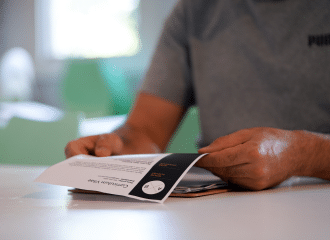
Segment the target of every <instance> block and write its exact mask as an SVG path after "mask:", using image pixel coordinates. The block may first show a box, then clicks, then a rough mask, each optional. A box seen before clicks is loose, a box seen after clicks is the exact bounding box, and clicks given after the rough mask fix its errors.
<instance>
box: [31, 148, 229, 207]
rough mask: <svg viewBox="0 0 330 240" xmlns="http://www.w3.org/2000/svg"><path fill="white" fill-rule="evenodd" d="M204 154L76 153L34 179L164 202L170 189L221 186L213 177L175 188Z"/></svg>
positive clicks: (219, 181) (181, 192)
mask: <svg viewBox="0 0 330 240" xmlns="http://www.w3.org/2000/svg"><path fill="white" fill-rule="evenodd" d="M204 155H205V154H203V155H201V154H176V153H168V154H137V155H121V156H110V157H94V156H89V155H78V156H74V157H72V158H69V159H67V160H65V161H63V162H60V163H57V164H55V165H53V166H51V167H49V168H48V169H46V170H45V171H44V172H43V173H42V174H41V175H40V176H39V177H38V178H37V179H36V180H35V181H36V182H42V183H48V184H54V185H61V186H69V187H74V188H78V189H84V190H91V191H97V192H103V193H110V194H115V195H120V196H126V197H130V198H134V199H139V200H144V201H152V202H158V203H163V202H164V201H165V200H166V199H167V197H168V196H169V195H170V194H171V193H172V192H173V193H177V194H183V193H189V192H198V191H203V190H207V189H214V188H219V187H221V186H224V184H225V183H224V182H222V181H221V180H220V179H219V180H218V179H216V180H217V181H214V180H215V179H212V180H211V181H209V182H206V183H203V184H194V185H189V184H188V185H187V184H185V185H181V186H180V185H179V186H178V187H177V185H178V184H179V182H180V181H181V180H182V179H183V177H184V176H185V174H186V173H187V172H188V171H189V170H190V169H191V168H192V167H193V165H194V164H195V163H196V162H197V161H198V160H199V159H200V158H202V157H203V156H204ZM186 183H189V180H188V181H186Z"/></svg>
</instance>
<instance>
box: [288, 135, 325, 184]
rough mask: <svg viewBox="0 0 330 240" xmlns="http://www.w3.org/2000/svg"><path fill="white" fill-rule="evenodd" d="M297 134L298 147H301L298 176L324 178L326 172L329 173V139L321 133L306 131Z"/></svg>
mask: <svg viewBox="0 0 330 240" xmlns="http://www.w3.org/2000/svg"><path fill="white" fill-rule="evenodd" d="M294 132H295V134H296V141H297V144H296V145H297V146H298V147H299V154H298V156H299V161H300V162H299V163H298V166H299V167H298V168H297V170H298V171H297V172H296V175H297V176H309V177H319V178H324V177H323V175H324V171H327V170H326V169H327V166H326V163H327V162H329V161H328V159H327V158H328V156H327V155H328V153H329V152H330V141H329V139H328V138H327V137H326V136H325V135H323V134H319V133H313V132H309V131H305V130H299V131H294Z"/></svg>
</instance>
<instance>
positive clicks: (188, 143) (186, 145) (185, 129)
mask: <svg viewBox="0 0 330 240" xmlns="http://www.w3.org/2000/svg"><path fill="white" fill-rule="evenodd" d="M200 131H201V130H200V123H199V111H198V108H197V107H191V108H190V109H189V110H188V111H187V113H186V115H185V116H184V118H183V120H182V122H181V124H180V126H179V127H178V129H177V130H176V132H175V134H174V136H173V137H172V139H171V141H170V143H169V145H168V147H167V149H166V152H170V153H197V150H198V146H197V144H198V140H199V138H200Z"/></svg>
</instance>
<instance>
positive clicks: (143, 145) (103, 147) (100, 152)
mask: <svg viewBox="0 0 330 240" xmlns="http://www.w3.org/2000/svg"><path fill="white" fill-rule="evenodd" d="M134 136H135V141H130V140H128V139H123V138H122V137H120V136H119V135H118V134H117V133H109V134H101V135H94V136H89V137H83V138H79V139H76V140H73V141H71V142H69V143H68V144H67V146H66V148H65V155H66V157H67V158H69V157H72V156H75V155H79V154H86V155H93V156H97V157H106V156H111V155H122V154H133V153H136V154H137V153H157V152H159V151H160V150H159V148H158V147H157V145H156V144H154V143H153V142H152V141H150V139H148V138H147V137H145V136H143V135H141V134H135V135H134Z"/></svg>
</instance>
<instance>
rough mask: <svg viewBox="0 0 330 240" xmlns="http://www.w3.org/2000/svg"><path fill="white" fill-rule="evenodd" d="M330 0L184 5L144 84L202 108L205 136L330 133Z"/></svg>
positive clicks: (187, 1)
mask: <svg viewBox="0 0 330 240" xmlns="http://www.w3.org/2000/svg"><path fill="white" fill-rule="evenodd" d="M329 65H330V1H329V0H314V1H311V0H277V1H275V0H183V1H180V2H179V3H178V4H177V5H176V7H175V8H174V10H173V11H172V13H171V15H170V16H169V18H168V19H167V21H166V22H165V25H164V29H163V32H162V35H161V37H160V39H159V44H158V47H157V49H156V52H155V54H154V57H153V60H152V63H151V66H150V68H149V71H148V72H147V74H146V77H145V81H144V84H143V87H142V91H143V92H147V93H149V94H153V95H156V96H159V97H161V98H164V99H166V100H168V101H171V102H174V103H177V104H179V105H182V106H185V107H186V108H188V107H189V106H191V105H197V106H198V107H199V110H200V121H201V129H202V138H203V141H204V144H209V143H211V142H212V141H214V140H215V139H216V138H218V137H220V136H223V135H227V134H229V133H232V132H235V131H237V130H239V129H244V128H251V127H261V126H263V127H275V128H282V129H289V130H295V129H305V130H309V131H315V132H326V133H329V132H330V66H329Z"/></svg>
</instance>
